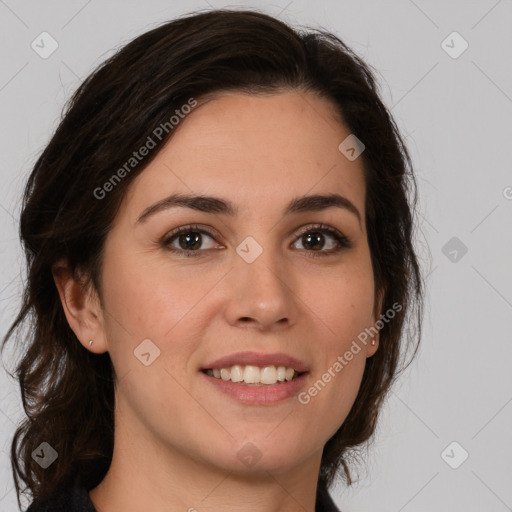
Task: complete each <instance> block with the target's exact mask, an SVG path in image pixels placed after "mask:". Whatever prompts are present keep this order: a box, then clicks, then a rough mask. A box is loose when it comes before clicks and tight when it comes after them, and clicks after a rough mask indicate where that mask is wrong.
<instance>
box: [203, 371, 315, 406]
mask: <svg viewBox="0 0 512 512" xmlns="http://www.w3.org/2000/svg"><path fill="white" fill-rule="evenodd" d="M200 373H201V375H203V377H205V378H206V379H208V382H210V383H211V384H213V385H214V386H216V387H217V389H218V390H220V391H222V392H223V393H225V394H226V395H228V396H230V397H231V398H234V399H235V400H238V401H239V402H241V403H243V404H247V405H270V404H275V403H276V402H280V401H281V400H285V399H287V398H291V397H293V396H294V395H296V394H297V393H298V391H299V390H300V388H302V387H303V386H304V384H305V382H306V379H307V376H308V373H303V374H302V375H300V376H299V377H296V378H295V379H292V380H289V381H285V382H279V383H276V384H270V385H269V384H261V385H260V386H248V385H246V384H240V383H238V382H232V381H230V380H222V379H218V378H217V377H212V376H211V375H207V374H206V373H204V372H202V371H201V372H200Z"/></svg>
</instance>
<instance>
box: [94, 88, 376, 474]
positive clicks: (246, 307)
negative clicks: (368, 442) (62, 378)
mask: <svg viewBox="0 0 512 512" xmlns="http://www.w3.org/2000/svg"><path fill="white" fill-rule="evenodd" d="M333 111H334V107H333V105H331V104H330V103H329V102H328V101H327V100H325V99H320V98H318V97H316V96H314V95H312V94H310V93H301V92H282V93H279V94H273V95H266V96H256V95H247V94H242V93H227V94H222V95H221V96H219V97H218V98H216V99H214V100H212V101H209V102H206V103H204V104H202V105H200V106H198V107H196V108H195V109H194V110H193V111H192V112H191V113H190V114H188V116H187V117H186V118H185V119H183V120H181V122H180V125H179V126H178V127H177V128H176V129H175V133H174V135H173V138H172V139H171V140H170V141H169V143H168V144H167V145H166V146H165V147H164V148H163V149H162V150H161V151H160V152H159V153H158V155H157V156H156V157H155V159H154V160H153V161H152V162H151V163H150V165H149V166H148V167H147V168H146V169H145V170H144V171H143V172H142V173H141V174H140V175H139V176H138V177H137V178H136V179H135V180H134V182H133V183H132V184H131V185H130V188H129V190H128V192H127V194H126V196H125V198H124V201H123V203H122V206H121V209H120V211H119V212H118V215H117V217H116V219H115V223H114V225H113V227H112V230H111V231H110V233H109V235H108V237H107V240H106V245H105V252H104V261H103V270H102V277H101V282H102V290H103V292H102V303H101V304H102V308H103V309H102V332H103V335H104V340H105V349H106V350H108V352H109V353H110V356H111V358H112V361H113V364H114V367H115V370H116V375H117V383H116V402H117V410H116V414H117V417H116V422H117V424H118V425H129V428H130V429H131V432H132V433H133V434H134V435H137V436H139V439H144V440H145V442H146V444H151V445H152V446H154V447H158V448H157V450H155V453H156V452H160V453H162V451H163V452H166V453H168V454H174V455H176V456H177V455H182V456H184V457H185V456H186V457H187V458H189V459H193V460H196V461H198V462H199V463H201V464H202V465H204V464H207V465H211V466H216V467H219V468H222V469H226V470H235V471H259V470H262V471H263V470H267V471H273V472H280V471H286V470H287V469H290V468H293V467H297V466H299V465H300V464H303V463H306V461H308V460H309V461H311V460H313V459H314V460H316V461H317V462H319V460H320V456H321V452H322V449H323V446H324V444H325V443H326V441H327V440H328V439H329V438H330V437H331V436H332V435H333V434H334V433H335V432H336V430H337V429H338V428H339V427H340V425H341V424H342V423H343V421H344V420H345V418H346V416H347V414H348V413H349V411H350V408H351V406H352V404H353V403H354V400H355V397H356V394H357V391H358V389H359V386H360V382H361V378H362V373H363V370H364V365H365V361H366V358H367V357H369V356H371V355H373V353H374V351H375V350H376V348H377V346H378V345H375V346H371V345H370V343H368V344H366V345H364V344H360V350H359V352H357V353H354V352H355V350H353V351H352V358H351V360H350V361H347V360H346V358H344V354H345V353H346V352H347V351H349V350H350V347H351V346H353V341H354V340H356V339H357V336H358V335H359V334H360V333H361V332H362V331H364V329H365V328H367V327H370V326H372V325H373V324H374V322H375V317H374V315H373V313H374V306H375V304H374V280H373V273H372V266H371V260H370V252H369V247H368V243H367V235H366V224H365V216H364V204H365V184H364V177H363V167H362V161H361V158H357V159H355V160H353V161H351V160H349V159H347V158H346V157H345V156H344V155H343V154H342V153H341V152H340V150H339V149H338V146H339V144H340V143H341V142H342V141H343V140H344V139H345V138H346V137H347V136H348V135H349V134H350V131H349V130H348V129H347V128H346V127H345V126H343V125H342V124H340V123H339V122H338V121H336V120H335V118H334V117H333ZM176 194H182V195H190V196H192V195H201V196H208V197H212V198H216V201H209V202H208V201H202V202H197V201H196V202H195V203H194V204H195V207H193V204H192V205H191V204H190V203H189V205H188V206H187V205H186V204H185V203H182V204H181V205H180V204H175V203H173V202H172V201H170V200H168V201H167V202H166V201H165V199H166V198H169V197H170V196H172V195H176ZM333 194H337V195H339V196H341V197H342V198H345V199H344V200H343V199H342V200H341V201H338V203H337V204H334V203H333V202H331V203H326V202H325V201H324V202H322V201H321V200H317V201H316V202H313V201H311V202H308V201H307V200H302V201H300V202H297V201H296V200H297V198H303V197H306V198H307V197H308V196H313V195H315V196H316V195H318V196H326V195H333ZM294 201H295V203H294ZM155 205H157V206H155ZM290 205H291V206H292V207H291V208H290ZM315 205H316V206H315ZM347 205H352V206H347ZM320 225H322V226H320ZM178 228H183V231H182V232H181V233H178V234H176V230H177V229H178ZM347 240H348V245H347ZM240 352H244V353H249V356H248V358H244V357H245V356H247V354H245V356H244V354H242V355H240V354H239V353H240ZM278 353H279V354H281V356H283V354H284V356H288V357H289V358H295V360H297V361H299V362H301V364H302V365H303V368H302V370H303V371H305V373H304V374H303V375H301V376H300V378H299V379H297V380H295V379H294V380H291V381H286V377H285V382H284V383H283V382H278V383H276V384H259V385H254V384H251V385H249V384H241V383H233V382H231V381H224V380H223V378H222V377H221V378H220V379H218V378H216V377H215V376H213V377H212V376H209V375H207V373H205V371H204V370H206V369H212V370H213V368H215V367H216V366H217V368H216V369H217V370H218V369H219V368H220V366H223V367H225V368H231V367H232V366H233V365H235V364H236V363H237V362H239V363H243V364H241V365H240V366H241V370H242V372H243V371H244V366H245V364H249V363H252V366H257V367H258V369H260V368H263V367H269V366H272V361H275V363H276V364H275V365H274V366H276V370H278V367H279V366H285V367H294V366H299V363H298V362H292V360H291V359H289V360H286V359H279V357H278V356H276V355H275V354H278ZM233 354H234V358H233V359H232V360H231V361H227V362H225V363H220V364H214V362H215V361H216V360H219V359H220V358H225V357H227V356H231V355H233ZM237 354H238V355H237ZM265 355H270V359H268V360H265V359H262V358H261V357H262V356H265ZM258 356H259V357H260V359H258ZM284 356H283V357H284ZM340 357H341V358H344V361H345V362H346V363H345V364H343V365H342V369H341V370H340V369H339V365H336V361H338V362H339V361H340ZM339 364H340V365H341V363H340V362H339ZM335 368H336V369H337V370H336V369H335ZM329 369H331V372H330V376H331V378H330V379H329V378H328V377H325V374H326V372H328V371H329ZM232 371H233V373H234V375H235V377H234V379H235V380H236V379H237V377H236V375H238V373H237V371H238V370H237V369H235V370H232ZM265 372H266V375H267V376H269V378H273V377H275V374H274V373H273V370H272V369H270V370H265V371H264V372H262V373H260V376H261V375H262V374H263V373H265ZM285 373H286V372H285ZM288 373H289V375H290V372H288ZM301 373H302V372H301ZM223 374H224V376H226V371H224V372H223ZM277 374H278V375H281V378H282V370H280V371H277ZM248 375H249V377H248V379H249V380H250V379H251V377H250V375H252V374H251V371H250V370H249V372H248ZM289 375H288V376H289ZM319 380H321V381H322V382H323V385H318V384H317V387H316V393H315V392H314V391H312V392H309V391H308V390H311V388H312V386H314V385H315V383H317V382H318V381H319ZM297 383H298V384H297ZM280 386H282V388H280ZM299 396H300V398H301V399H299ZM308 397H309V399H308ZM251 457H252V458H251ZM249 460H250V461H252V462H249ZM254 461H256V462H254Z"/></svg>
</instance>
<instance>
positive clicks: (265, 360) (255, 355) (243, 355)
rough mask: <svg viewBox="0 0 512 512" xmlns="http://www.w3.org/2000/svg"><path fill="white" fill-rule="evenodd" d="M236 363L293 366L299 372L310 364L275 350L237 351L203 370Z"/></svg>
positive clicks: (227, 366)
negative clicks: (268, 352) (264, 351)
mask: <svg viewBox="0 0 512 512" xmlns="http://www.w3.org/2000/svg"><path fill="white" fill-rule="evenodd" d="M235 364H239V365H253V366H260V367H264V366H272V365H273V366H286V367H289V368H293V369H294V370H297V371H298V372H307V371H309V370H308V366H307V365H306V363H304V362H303V361H300V360H299V359H297V358H295V357H293V356H290V355H288V354H284V353H283V352H274V353H272V354H265V353H262V352H247V351H246V352H236V353H235V354H230V355H228V356H224V357H221V358H220V359H216V360H215V361H212V362H210V363H208V364H206V365H204V366H203V367H202V368H201V370H208V369H213V368H229V367H230V366H234V365H235Z"/></svg>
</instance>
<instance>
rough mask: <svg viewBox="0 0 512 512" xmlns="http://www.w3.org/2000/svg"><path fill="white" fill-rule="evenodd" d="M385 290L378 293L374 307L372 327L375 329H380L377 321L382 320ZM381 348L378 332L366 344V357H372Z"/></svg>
mask: <svg viewBox="0 0 512 512" xmlns="http://www.w3.org/2000/svg"><path fill="white" fill-rule="evenodd" d="M384 292H385V290H381V291H380V293H379V294H378V297H377V300H376V301H375V306H374V308H373V318H372V322H373V323H372V327H373V328H374V329H378V326H377V325H376V323H377V321H378V320H380V319H381V318H380V315H381V313H382V304H383V301H384ZM378 348H379V333H376V334H375V335H374V336H372V338H371V341H370V342H369V343H368V344H367V345H366V357H371V356H373V355H374V354H375V352H377V349H378Z"/></svg>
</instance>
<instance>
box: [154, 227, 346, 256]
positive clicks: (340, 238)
mask: <svg viewBox="0 0 512 512" xmlns="http://www.w3.org/2000/svg"><path fill="white" fill-rule="evenodd" d="M184 233H200V234H203V235H208V236H209V237H211V238H212V239H215V236H216V235H214V234H213V233H210V232H209V231H208V230H205V229H202V228H200V227H199V226H198V225H197V224H191V225H189V226H182V227H180V228H178V229H176V230H174V231H172V232H171V233H168V234H167V235H166V236H165V237H164V238H163V239H162V241H161V244H162V246H163V247H164V248H165V249H166V250H168V251H170V252H173V253H175V254H180V255H183V256H185V257H187V258H197V257H199V256H201V253H202V252H204V250H200V249H198V250H192V251H186V250H184V249H177V248H176V247H172V246H171V245H170V243H171V242H172V241H173V240H174V239H175V238H177V237H178V236H179V235H182V234H184ZM308 233H323V234H328V235H330V236H332V238H334V240H335V241H336V243H337V244H338V246H337V247H336V248H335V249H331V250H329V251H323V250H320V251H311V250H310V251H308V250H307V249H302V250H303V251H305V252H307V253H310V254H309V255H308V256H309V257H312V258H318V257H320V258H322V257H328V256H333V255H335V254H337V253H339V252H340V251H341V250H343V249H351V248H352V247H353V243H352V241H351V240H350V239H349V238H348V237H347V236H345V235H344V234H342V233H341V232H339V231H338V230H337V229H334V228H332V227H330V226H328V225H326V224H315V225H313V226H310V227H308V229H305V230H302V231H301V232H300V233H298V234H296V237H297V240H298V239H299V238H301V237H303V236H304V235H307V234H308ZM297 240H296V241H297ZM294 243H295V242H294Z"/></svg>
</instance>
